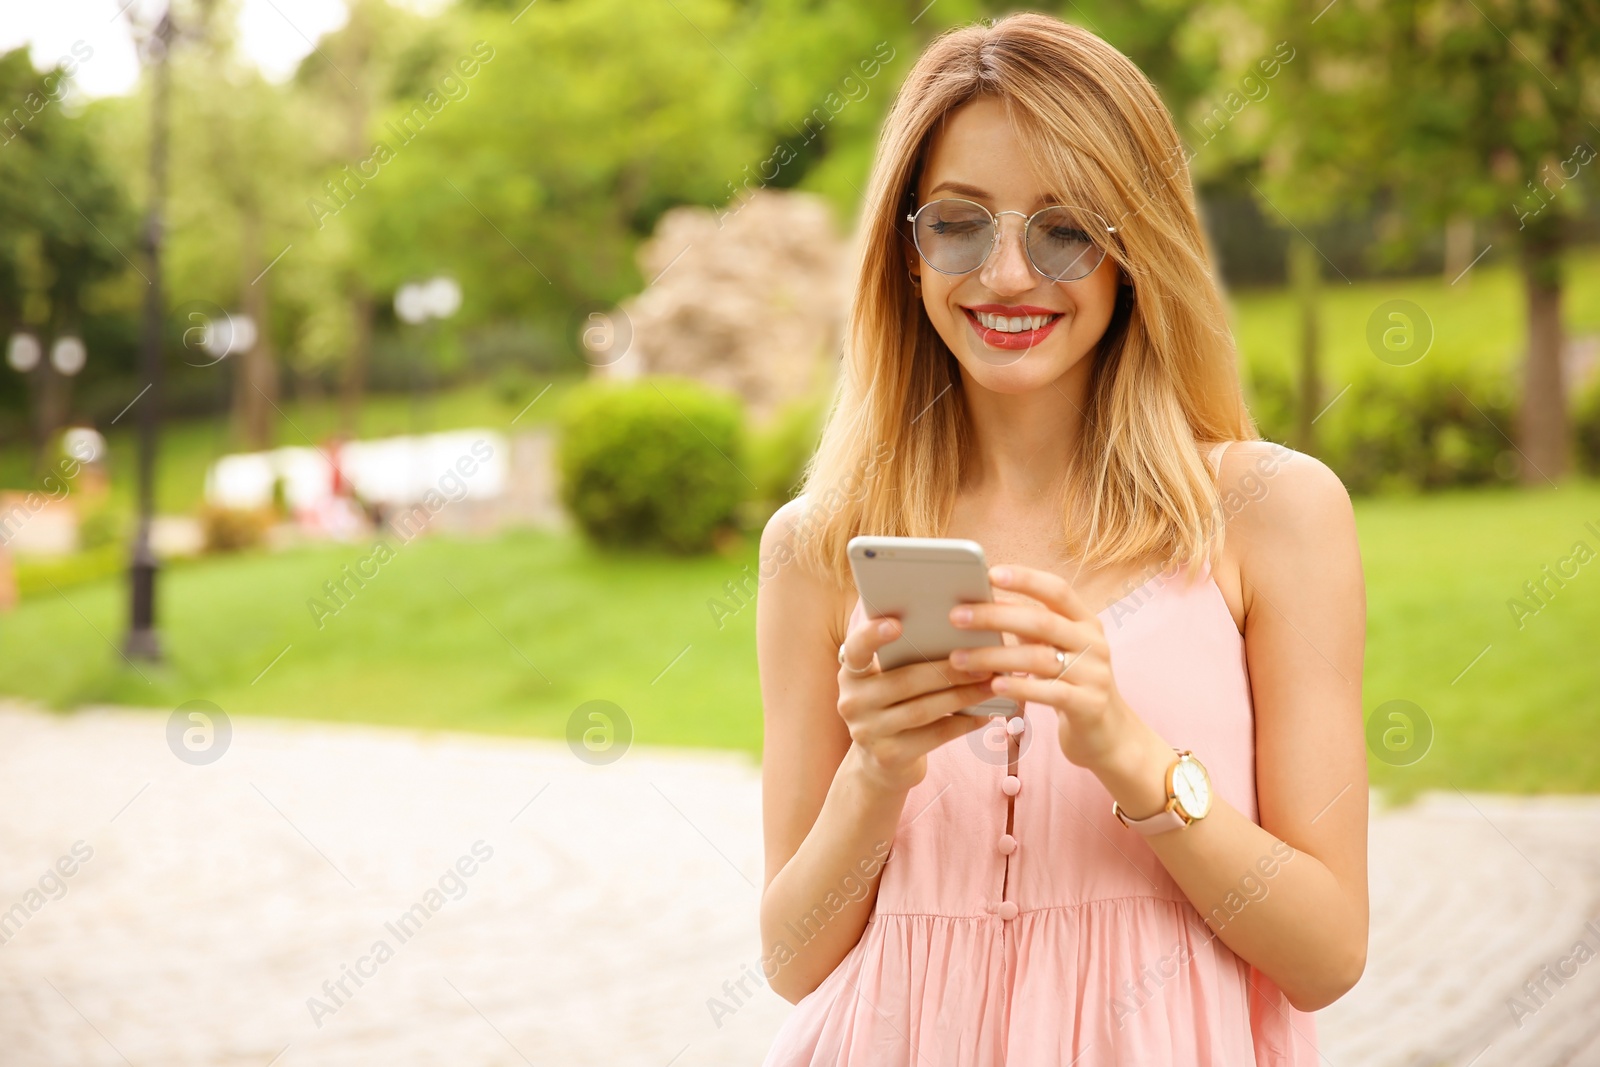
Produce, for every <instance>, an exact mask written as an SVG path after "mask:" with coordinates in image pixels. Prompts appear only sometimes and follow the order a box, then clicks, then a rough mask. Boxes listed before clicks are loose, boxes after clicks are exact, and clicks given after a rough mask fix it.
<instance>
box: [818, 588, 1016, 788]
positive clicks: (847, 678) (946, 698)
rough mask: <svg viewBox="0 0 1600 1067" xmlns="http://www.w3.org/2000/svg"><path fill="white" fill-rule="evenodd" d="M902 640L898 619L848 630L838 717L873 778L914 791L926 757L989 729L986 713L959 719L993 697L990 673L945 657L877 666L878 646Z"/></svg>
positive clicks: (860, 765) (886, 785)
mask: <svg viewBox="0 0 1600 1067" xmlns="http://www.w3.org/2000/svg"><path fill="white" fill-rule="evenodd" d="M898 636H900V622H899V620H897V619H890V618H882V619H862V620H861V621H860V622H858V623H857V624H856V625H855V626H853V627H852V628H851V630H850V633H849V635H848V636H846V638H845V642H844V645H843V650H844V655H843V663H842V664H841V666H840V667H839V716H840V717H841V718H842V719H844V721H845V725H846V726H847V727H849V730H850V742H851V744H850V752H849V754H848V755H847V756H846V759H847V760H854V761H855V762H856V765H857V767H858V769H859V770H860V771H861V772H862V773H863V774H864V775H865V776H866V777H867V779H868V781H870V782H871V783H873V784H874V785H877V786H879V787H881V788H884V789H888V790H909V789H910V788H911V787H912V786H914V785H916V784H917V783H918V782H920V781H922V778H923V776H924V775H925V774H927V771H928V753H929V752H932V751H933V750H934V749H936V748H938V747H939V746H940V745H942V744H944V743H945V742H946V741H950V740H952V739H954V738H957V737H960V736H961V735H963V734H968V733H971V732H972V731H973V730H976V729H978V728H979V727H983V726H987V725H989V720H990V716H987V715H956V714H952V713H953V712H957V711H960V710H961V709H962V708H966V707H971V706H972V705H974V704H981V703H983V702H984V701H985V700H988V699H990V698H991V697H993V696H994V690H993V689H991V688H990V686H989V680H990V679H991V678H993V677H994V675H993V674H992V673H990V672H988V671H982V672H977V673H973V672H970V671H960V670H957V669H956V668H954V667H952V666H951V665H950V661H949V660H948V659H941V660H932V661H929V662H927V663H911V664H907V665H906V666H904V667H897V668H895V669H894V670H892V671H884V670H880V669H879V668H878V664H877V659H876V656H877V652H878V649H880V648H882V647H883V646H884V645H887V644H888V643H889V642H891V641H893V640H894V639H895V638H896V637H898Z"/></svg>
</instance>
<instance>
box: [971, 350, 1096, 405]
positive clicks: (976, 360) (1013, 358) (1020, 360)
mask: <svg viewBox="0 0 1600 1067" xmlns="http://www.w3.org/2000/svg"><path fill="white" fill-rule="evenodd" d="M1051 347H1052V348H1054V347H1055V346H1053V345H1052V346H1051ZM1079 358H1081V357H1079ZM957 362H959V363H960V364H961V369H962V370H963V371H965V372H966V375H967V377H968V378H969V379H970V380H971V382H972V383H973V384H974V385H978V386H981V387H982V388H984V389H987V390H989V391H990V392H994V393H1003V394H1006V395H1011V396H1015V395H1020V394H1023V393H1031V392H1033V391H1034V390H1036V389H1044V388H1046V387H1048V386H1050V385H1051V384H1052V383H1054V382H1055V381H1057V380H1058V379H1060V378H1061V376H1062V375H1064V374H1066V373H1067V372H1068V371H1069V370H1071V369H1072V368H1073V367H1074V366H1075V365H1076V364H1077V363H1078V359H1074V358H1073V357H1072V356H1071V355H1070V354H1069V353H1065V352H1049V351H1046V350H1044V349H1033V350H1031V351H1026V352H1004V351H997V350H995V349H992V348H988V347H986V346H984V345H967V346H966V350H965V352H964V353H963V354H962V355H961V356H960V357H958V358H957Z"/></svg>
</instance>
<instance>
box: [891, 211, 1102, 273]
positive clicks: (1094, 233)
mask: <svg viewBox="0 0 1600 1067" xmlns="http://www.w3.org/2000/svg"><path fill="white" fill-rule="evenodd" d="M1001 215H1016V216H1018V217H1020V218H1022V219H1024V220H1025V221H1024V222H1023V225H1022V234H1023V241H1022V246H1023V248H1024V249H1025V250H1026V251H1027V253H1028V262H1029V263H1032V264H1033V269H1034V270H1036V271H1038V272H1039V273H1040V274H1042V275H1044V276H1045V277H1046V278H1049V279H1050V280H1051V281H1055V282H1074V281H1077V280H1078V279H1079V278H1086V277H1088V276H1089V275H1090V274H1092V273H1093V272H1094V269H1095V268H1096V267H1098V266H1099V265H1100V261H1101V260H1103V259H1105V256H1106V250H1105V241H1104V239H1103V237H1104V236H1105V235H1110V234H1113V233H1116V232H1117V228H1116V227H1115V226H1112V225H1109V224H1108V223H1107V222H1106V220H1105V219H1104V218H1102V217H1101V216H1100V215H1098V214H1096V213H1095V212H1093V211H1090V210H1089V209H1088V208H1079V207H1067V206H1065V205H1062V204H1052V205H1051V206H1049V207H1044V208H1040V209H1039V210H1038V211H1035V212H1034V213H1033V214H1032V215H1023V214H1022V212H1020V211H1000V212H991V211H990V210H989V209H988V208H986V207H984V206H983V205H982V204H978V203H974V202H973V201H971V200H960V199H946V200H933V201H930V202H928V203H926V204H923V205H922V206H921V207H920V208H918V209H917V210H916V211H915V212H914V213H912V214H910V215H907V216H906V221H907V222H909V223H911V239H912V241H913V242H915V244H916V246H917V253H918V254H919V255H921V256H922V259H923V262H925V263H927V264H928V266H930V267H932V268H933V269H934V270H936V271H938V272H939V273H940V274H970V273H971V272H973V271H975V270H977V269H978V268H979V267H981V266H983V264H984V261H985V260H987V259H988V258H989V253H990V252H992V251H994V246H995V243H996V240H997V239H998V237H999V233H1000V216H1001Z"/></svg>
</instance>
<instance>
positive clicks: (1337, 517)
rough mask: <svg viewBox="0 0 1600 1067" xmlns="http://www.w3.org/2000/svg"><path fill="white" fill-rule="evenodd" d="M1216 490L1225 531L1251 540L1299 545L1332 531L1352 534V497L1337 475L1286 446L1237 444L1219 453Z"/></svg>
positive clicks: (1259, 442)
mask: <svg viewBox="0 0 1600 1067" xmlns="http://www.w3.org/2000/svg"><path fill="white" fill-rule="evenodd" d="M1217 485H1218V490H1219V495H1220V497H1221V500H1222V509H1223V514H1224V517H1225V518H1226V520H1227V523H1228V528H1229V530H1230V531H1231V530H1238V531H1239V533H1240V534H1241V535H1242V536H1243V537H1245V538H1247V539H1250V540H1252V541H1261V542H1270V543H1274V544H1277V543H1280V542H1297V541H1301V540H1303V539H1304V538H1305V537H1306V536H1307V535H1310V534H1313V533H1316V532H1318V531H1325V530H1328V529H1329V528H1330V527H1332V528H1334V529H1339V530H1344V529H1348V530H1350V531H1352V532H1353V531H1354V512H1353V510H1352V509H1351V506H1350V494H1349V493H1348V492H1346V491H1345V487H1344V483H1343V482H1341V481H1340V480H1339V476H1338V475H1337V474H1335V473H1334V472H1333V471H1332V469H1330V468H1329V467H1328V465H1327V464H1326V463H1323V462H1322V461H1321V460H1319V459H1317V458H1316V457H1315V456H1308V455H1306V454H1305V453H1304V452H1296V451H1295V450H1294V449H1292V448H1288V447H1286V446H1284V445H1280V444H1275V443H1273V442H1271V441H1238V442H1235V443H1234V444H1232V445H1230V446H1229V447H1228V449H1227V451H1225V452H1224V453H1223V456H1222V470H1221V472H1220V474H1219V476H1218V480H1217ZM1284 547H1290V546H1288V545H1285V546H1284Z"/></svg>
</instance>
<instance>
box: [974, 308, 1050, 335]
mask: <svg viewBox="0 0 1600 1067" xmlns="http://www.w3.org/2000/svg"><path fill="white" fill-rule="evenodd" d="M973 314H974V315H976V316H977V317H978V321H979V322H980V323H982V324H983V326H984V327H985V328H986V329H990V330H998V331H999V332H1001V333H1021V332H1023V331H1024V330H1037V329H1041V328H1042V327H1044V326H1045V325H1047V324H1048V323H1049V322H1050V321H1051V320H1052V319H1054V318H1056V317H1057V316H1055V315H1019V316H1005V315H994V314H991V313H990V312H987V311H974V312H973Z"/></svg>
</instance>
